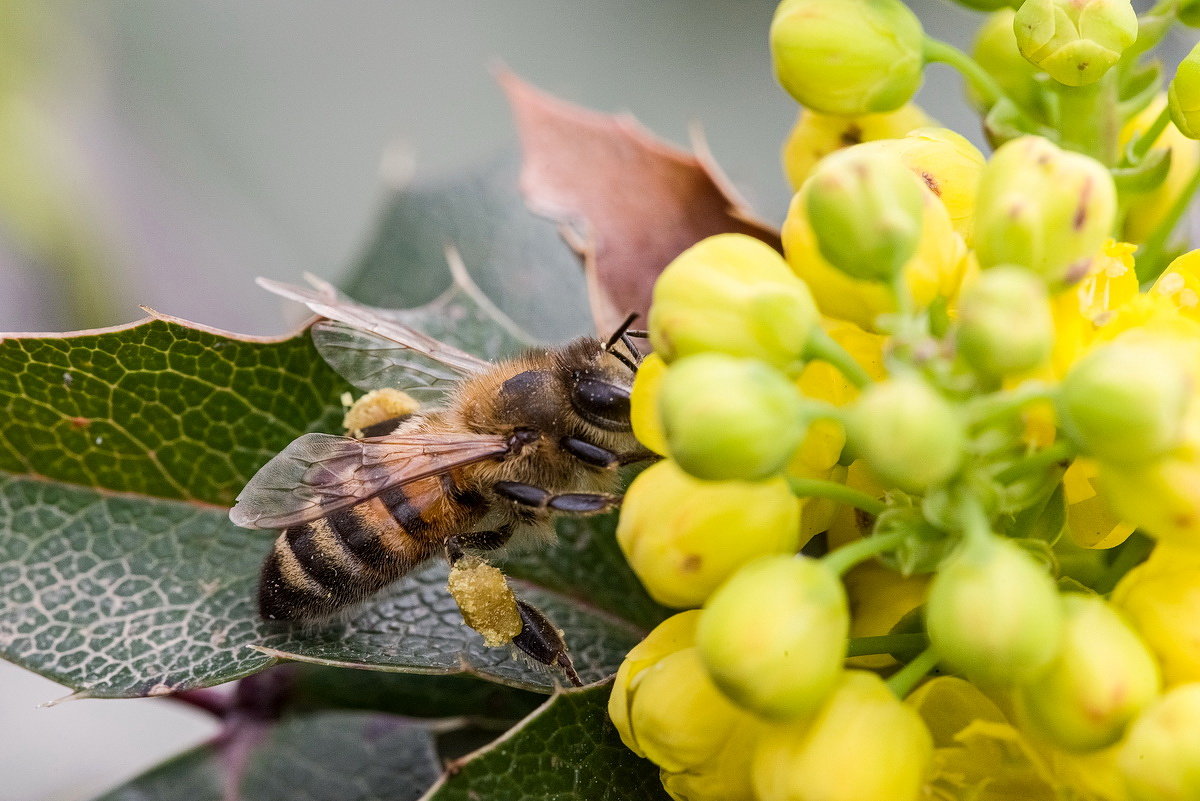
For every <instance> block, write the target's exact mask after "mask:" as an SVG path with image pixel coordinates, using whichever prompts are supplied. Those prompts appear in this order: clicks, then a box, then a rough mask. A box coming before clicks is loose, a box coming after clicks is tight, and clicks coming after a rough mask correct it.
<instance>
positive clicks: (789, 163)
mask: <svg viewBox="0 0 1200 801" xmlns="http://www.w3.org/2000/svg"><path fill="white" fill-rule="evenodd" d="M1021 60H1022V62H1024V59H1021ZM932 124H933V120H931V119H929V117H928V116H926V114H925V112H924V111H922V110H921V108H920V107H919V106H917V105H915V104H912V103H909V104H908V105H905V106H901V107H900V108H898V109H896V110H895V111H886V112H881V113H879V114H859V115H856V116H853V117H844V116H842V115H840V114H822V113H821V112H819V111H813V110H812V109H807V108H801V109H800V115H799V116H798V117H797V118H796V124H795V125H794V126H793V127H792V132H791V133H790V134H788V138H787V141H786V142H784V145H783V169H784V172H786V173H787V177H788V181H789V182H790V183H791V185H792V189H799V188H800V185H801V184H803V183H804V181H805V179H807V178H808V176H809V175H810V174H811V173H812V171H813V168H815V167H816V166H817V163H818V162H819V161H820V160H821V159H823V158H825V157H826V156H828V155H829V154H830V153H833V152H834V151H836V150H841V149H842V148H844V147H849V146H851V145H856V144H858V143H860V142H872V141H874V140H876V139H893V138H895V137H898V136H904V135H905V134H906V133H908V132H909V131H911V130H914V129H916V128H923V127H925V126H926V125H932Z"/></svg>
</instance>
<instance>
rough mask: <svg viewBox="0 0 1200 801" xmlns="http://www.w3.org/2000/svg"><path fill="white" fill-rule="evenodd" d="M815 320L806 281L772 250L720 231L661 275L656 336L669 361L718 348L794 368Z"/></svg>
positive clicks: (653, 323)
mask: <svg viewBox="0 0 1200 801" xmlns="http://www.w3.org/2000/svg"><path fill="white" fill-rule="evenodd" d="M817 319H818V318H817V306H816V303H815V302H814V301H813V297H812V293H811V292H809V291H808V286H807V285H806V284H805V283H804V282H803V281H802V280H800V279H799V278H797V277H796V274H795V273H793V272H792V270H791V268H790V267H788V264H787V262H785V261H784V260H783V257H782V256H780V255H779V254H778V253H777V252H775V250H774V249H772V248H771V247H770V246H769V245H766V244H765V243H763V242H760V241H759V240H757V239H754V238H753V237H749V236H745V235H743V234H719V235H717V236H710V237H709V238H708V239H705V240H703V241H701V242H699V243H698V244H696V245H693V246H692V247H690V248H688V249H687V250H685V251H684V252H683V253H681V254H680V255H679V256H678V257H677V258H676V259H675V261H673V262H671V263H670V264H669V265H667V268H666V269H665V270H663V272H662V275H660V276H659V277H658V281H657V283H655V285H654V302H653V304H652V305H651V307H650V320H649V325H650V342H651V344H653V345H654V351H655V352H656V353H658V354H659V355H660V356H662V358H663V359H665V360H666V361H667V362H671V361H674V360H675V359H681V358H683V357H684V356H689V355H691V354H694V353H703V352H707V351H715V352H718V353H729V354H732V355H734V356H747V357H750V358H754V359H762V360H763V361H765V362H767V363H769V364H773V365H775V366H776V367H779V368H782V369H785V370H792V369H798V368H799V366H800V365H801V363H802V361H803V360H802V355H803V353H804V347H805V345H806V344H807V342H808V336H809V332H811V331H812V328H813V326H814V325H816V324H817Z"/></svg>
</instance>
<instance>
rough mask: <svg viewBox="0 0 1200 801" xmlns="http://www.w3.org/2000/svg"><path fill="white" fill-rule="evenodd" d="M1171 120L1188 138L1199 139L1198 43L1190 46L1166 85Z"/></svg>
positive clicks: (1199, 61)
mask: <svg viewBox="0 0 1200 801" xmlns="http://www.w3.org/2000/svg"><path fill="white" fill-rule="evenodd" d="M1167 105H1168V106H1170V109H1171V121H1172V122H1174V123H1175V127H1176V128H1178V129H1179V130H1180V131H1181V132H1182V133H1183V135H1184V136H1186V137H1187V138H1188V139H1200V45H1196V46H1195V47H1193V48H1192V51H1191V52H1190V53H1188V54H1187V57H1186V58H1184V59H1183V61H1181V62H1179V67H1178V68H1177V69H1176V70H1175V77H1174V78H1172V79H1171V84H1170V86H1168V87H1167Z"/></svg>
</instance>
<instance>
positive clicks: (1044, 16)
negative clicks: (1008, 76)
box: [1013, 0, 1138, 86]
mask: <svg viewBox="0 0 1200 801" xmlns="http://www.w3.org/2000/svg"><path fill="white" fill-rule="evenodd" d="M1013 31H1014V33H1016V35H1017V46H1018V47H1019V48H1021V55H1023V56H1025V58H1027V59H1029V61H1030V62H1031V63H1033V64H1035V65H1037V66H1038V67H1040V68H1041V69H1043V70H1045V71H1046V72H1048V73H1050V77H1052V78H1054V80H1056V81H1058V82H1059V83H1064V84H1066V85H1067V86H1086V85H1087V84H1090V83H1095V82H1096V81H1098V80H1100V79H1101V78H1102V77H1103V76H1104V73H1106V72H1108V70H1109V68H1110V67H1112V66H1113V65H1114V64H1116V63H1117V61H1118V60H1119V59H1120V58H1121V54H1122V53H1123V52H1125V49H1126V48H1127V47H1129V46H1130V45H1131V44H1133V43H1134V41H1135V40H1136V39H1137V34H1138V20H1137V13H1136V12H1135V11H1134V10H1133V5H1132V4H1131V3H1130V0H1025V2H1024V3H1022V4H1021V7H1020V8H1018V9H1017V13H1016V16H1015V17H1014V19H1013Z"/></svg>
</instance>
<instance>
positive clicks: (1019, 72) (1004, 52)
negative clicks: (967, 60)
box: [968, 3, 1040, 108]
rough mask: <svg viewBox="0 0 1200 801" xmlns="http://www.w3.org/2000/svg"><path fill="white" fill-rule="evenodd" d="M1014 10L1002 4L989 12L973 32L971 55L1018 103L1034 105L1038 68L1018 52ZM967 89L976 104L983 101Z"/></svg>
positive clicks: (1035, 105)
mask: <svg viewBox="0 0 1200 801" xmlns="http://www.w3.org/2000/svg"><path fill="white" fill-rule="evenodd" d="M1006 5H1009V4H1006ZM1010 5H1013V6H1017V5H1020V4H1019V3H1012V4H1010ZM1015 14H1016V12H1015V11H1013V9H1012V8H1002V9H1000V10H999V11H997V12H996V13H994V14H989V15H988V17H987V19H986V20H984V22H983V24H982V25H980V26H979V30H978V31H977V32H976V34H975V45H974V47H973V48H972V50H971V55H972V57H974V59H975V60H976V61H977V62H979V66H981V67H983V68H984V69H985V70H986V71H987V73H988V74H989V75H991V76H992V79H993V80H995V81H996V83H997V84H999V86H1000V88H1001V89H1003V90H1004V94H1006V95H1007V96H1008V97H1010V98H1012V99H1013V102H1015V103H1016V104H1017V105H1018V106H1019V107H1021V108H1036V107H1037V97H1038V95H1039V93H1040V88H1039V87H1038V83H1037V80H1036V76H1037V74H1038V69H1037V67H1035V66H1033V65H1032V64H1030V63H1029V61H1028V60H1027V59H1026V58H1025V56H1023V55H1021V51H1020V49H1019V48H1018V47H1017V37H1016V34H1014V33H1013V16H1014V15H1015ZM968 91H969V92H970V93H971V94H972V98H973V100H974V102H975V104H976V105H982V103H981V102H980V100H979V98H978V97H977V96H976V95H975V93H974V92H973V90H968Z"/></svg>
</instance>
